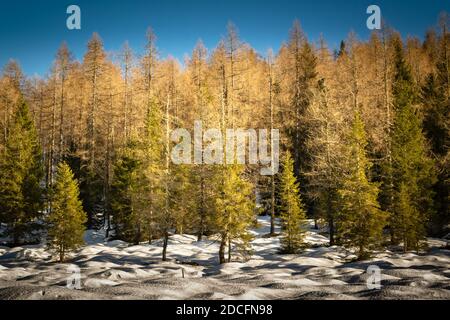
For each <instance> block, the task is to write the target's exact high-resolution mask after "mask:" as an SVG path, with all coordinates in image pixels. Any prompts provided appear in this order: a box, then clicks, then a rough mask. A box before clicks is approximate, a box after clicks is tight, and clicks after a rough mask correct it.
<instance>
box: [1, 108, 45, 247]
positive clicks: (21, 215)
mask: <svg viewBox="0 0 450 320" xmlns="http://www.w3.org/2000/svg"><path fill="white" fill-rule="evenodd" d="M41 159H42V153H41V147H40V144H39V139H38V136H37V132H36V129H35V126H34V122H33V120H32V119H31V115H30V112H29V109H28V105H27V104H26V103H25V102H24V101H22V102H20V104H19V105H18V107H17V110H16V112H15V115H14V118H13V120H12V123H11V125H10V128H9V133H8V139H7V141H6V145H5V150H4V152H3V154H2V155H1V156H0V221H1V222H5V223H6V224H7V234H8V235H9V236H10V237H11V238H12V242H13V244H20V243H21V242H22V241H24V240H25V235H26V234H27V233H28V234H29V232H31V231H33V229H35V227H37V224H35V223H33V222H36V218H37V217H38V216H39V215H40V214H41V210H42V191H43V190H42V188H41V187H40V183H41V181H42V178H43V175H44V170H43V166H42V162H41Z"/></svg>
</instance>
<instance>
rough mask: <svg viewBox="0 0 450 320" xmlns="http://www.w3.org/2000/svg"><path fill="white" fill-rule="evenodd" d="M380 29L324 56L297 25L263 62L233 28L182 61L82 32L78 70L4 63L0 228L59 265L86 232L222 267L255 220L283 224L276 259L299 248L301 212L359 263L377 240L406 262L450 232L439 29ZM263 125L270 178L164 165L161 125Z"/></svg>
mask: <svg viewBox="0 0 450 320" xmlns="http://www.w3.org/2000/svg"><path fill="white" fill-rule="evenodd" d="M448 26H449V18H448V16H447V15H445V14H443V15H442V17H441V18H440V19H439V23H438V24H437V26H436V27H435V28H431V29H430V30H428V31H427V32H426V33H425V36H424V39H423V40H421V39H419V38H415V37H408V38H406V39H402V37H401V36H400V34H399V33H398V32H396V31H395V30H394V29H392V28H389V27H386V26H385V27H384V28H383V29H382V30H380V31H377V32H373V33H372V35H371V36H370V39H368V40H367V41H362V40H359V39H358V38H357V36H356V35H355V34H353V33H350V34H349V36H348V38H347V39H345V40H343V41H342V43H341V46H340V49H339V50H336V51H332V50H330V49H329V47H328V46H327V43H326V41H325V39H324V38H321V39H319V40H318V41H312V40H309V39H308V38H307V36H306V35H305V33H304V32H303V30H302V28H301V26H300V23H299V22H298V21H295V22H294V23H293V25H292V28H291V30H290V31H289V33H287V39H286V41H285V42H284V43H283V44H282V45H281V48H280V50H279V51H278V52H276V53H273V52H272V51H269V52H267V53H258V52H256V51H255V50H254V49H253V48H252V47H251V46H250V44H248V43H245V42H244V41H242V40H241V39H240V37H239V34H238V31H237V28H236V27H235V26H234V25H233V24H231V23H230V24H229V25H228V27H227V33H226V36H225V37H224V38H223V39H222V41H221V42H220V43H219V44H218V45H217V46H216V47H215V48H214V49H212V50H208V49H207V48H205V46H204V45H203V43H202V42H201V41H199V42H198V43H197V44H196V45H195V47H194V49H193V51H192V54H191V55H190V56H189V57H186V58H185V61H183V63H180V62H179V61H177V60H176V59H174V58H172V57H170V56H169V57H167V58H165V59H162V58H161V57H160V56H159V54H158V49H157V37H156V35H155V34H154V33H153V31H152V29H151V28H149V29H148V31H147V34H146V35H143V37H144V36H145V37H146V46H145V48H138V49H139V52H141V54H136V53H135V52H134V51H133V50H132V48H130V47H129V45H128V44H127V43H126V42H125V44H124V45H123V47H122V48H121V49H120V51H118V52H106V51H105V50H104V47H103V43H102V40H101V38H100V36H99V35H98V34H95V33H94V34H93V36H92V38H91V39H90V41H89V43H88V44H87V48H86V52H85V55H84V57H83V59H82V60H81V61H78V60H76V59H75V58H74V57H73V55H72V53H71V51H70V49H69V48H68V46H67V45H66V44H64V43H63V44H62V45H61V47H60V48H59V50H58V51H57V52H56V55H55V59H54V63H53V65H52V66H51V67H50V69H49V71H48V74H47V75H46V76H45V77H26V76H24V74H23V73H22V71H21V69H20V66H19V64H18V63H17V62H15V61H14V60H11V61H10V62H9V63H8V64H7V65H6V66H4V68H3V73H2V74H1V77H0V129H1V135H0V223H1V228H0V231H1V232H2V233H3V234H2V235H1V236H3V238H4V239H8V240H7V242H8V245H11V246H15V245H21V244H24V243H37V242H39V241H42V239H43V237H44V236H45V237H46V238H47V244H48V245H49V249H51V250H57V252H58V253H59V258H60V260H61V261H63V260H64V259H65V255H66V253H67V252H69V251H70V250H72V249H75V248H77V247H79V246H80V245H82V242H83V241H82V235H83V231H84V230H85V229H100V228H103V229H104V230H105V234H106V237H107V238H109V239H120V240H124V241H127V242H129V243H132V244H138V243H141V242H148V243H151V242H152V240H154V239H164V246H163V251H162V259H163V260H165V259H166V257H167V252H168V251H169V250H170V246H168V243H169V239H170V236H171V235H173V234H175V233H180V234H181V233H187V234H194V235H196V236H197V237H198V240H199V241H200V240H201V239H202V237H203V236H215V237H216V238H217V241H218V242H219V243H220V250H219V252H218V257H219V261H220V263H226V262H230V261H231V260H232V259H233V257H237V256H241V257H247V256H248V255H249V254H251V246H250V241H251V239H252V236H251V233H250V232H249V229H250V228H251V227H252V226H254V224H255V223H256V222H255V221H256V218H255V217H256V216H257V215H261V214H266V215H270V216H271V218H272V228H271V232H270V234H269V235H268V236H274V235H275V228H274V226H275V221H276V220H275V218H280V219H281V226H282V233H283V237H282V248H280V252H284V253H295V252H298V251H299V250H301V249H302V247H303V241H302V237H303V235H302V232H301V231H302V230H301V229H302V225H303V224H304V223H305V221H306V219H307V218H310V219H315V221H316V223H317V224H318V225H321V226H326V227H327V228H328V230H329V241H330V245H343V246H347V247H349V248H354V249H355V250H356V252H357V254H358V257H359V258H360V259H364V258H366V257H368V256H369V255H370V253H371V252H372V251H373V250H376V249H379V248H382V247H383V246H387V245H390V244H395V245H401V246H402V247H403V249H404V250H405V251H408V250H415V251H418V250H421V249H422V248H423V245H424V244H425V242H424V240H425V239H426V237H428V236H434V237H443V236H445V235H446V234H448V233H449V232H450V231H449V224H450V213H449V206H448V203H449V183H450V182H449V166H450V162H449V161H450V160H449V146H450V145H449V143H450V141H449V130H450V117H449V110H450V32H449V31H448ZM197 120H201V121H202V122H203V126H204V129H207V128H220V130H222V131H223V130H225V129H226V128H255V129H258V128H267V129H271V128H276V129H279V130H280V137H281V140H280V153H281V154H280V161H281V170H280V173H279V174H277V175H275V176H262V175H260V171H259V168H258V166H257V165H237V164H236V165H210V164H193V165H185V164H183V165H177V164H174V163H172V161H171V160H170V150H171V148H172V147H173V145H174V143H173V142H172V141H171V138H170V133H171V131H172V130H173V129H176V128H187V129H188V130H191V129H193V128H194V121H197Z"/></svg>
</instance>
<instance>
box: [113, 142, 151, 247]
mask: <svg viewBox="0 0 450 320" xmlns="http://www.w3.org/2000/svg"><path fill="white" fill-rule="evenodd" d="M138 151H139V149H138V143H137V141H135V140H132V139H130V140H129V141H128V142H127V144H126V146H125V147H124V148H123V149H122V150H121V154H120V156H119V157H118V159H117V162H116V163H115V166H114V178H113V182H112V185H111V210H112V217H113V224H114V230H115V237H116V238H118V239H120V240H123V241H127V242H130V243H134V244H139V242H141V240H142V239H143V226H144V224H143V219H142V212H141V211H140V210H138V208H137V207H138V197H140V196H141V194H140V192H141V188H140V185H139V179H138V178H139V174H140V170H141V166H140V161H139V155H138Z"/></svg>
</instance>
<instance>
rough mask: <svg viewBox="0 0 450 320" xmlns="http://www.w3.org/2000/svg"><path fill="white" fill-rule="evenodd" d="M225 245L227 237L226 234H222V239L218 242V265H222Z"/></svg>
mask: <svg viewBox="0 0 450 320" xmlns="http://www.w3.org/2000/svg"><path fill="white" fill-rule="evenodd" d="M226 245H227V236H226V234H222V239H221V241H220V247H219V263H220V264H224V263H226V261H225V246H226Z"/></svg>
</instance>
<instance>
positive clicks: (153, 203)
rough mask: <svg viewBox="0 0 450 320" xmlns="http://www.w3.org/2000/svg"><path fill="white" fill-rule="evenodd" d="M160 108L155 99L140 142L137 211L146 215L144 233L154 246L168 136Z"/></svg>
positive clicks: (161, 206) (149, 110)
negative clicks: (165, 136)
mask: <svg viewBox="0 0 450 320" xmlns="http://www.w3.org/2000/svg"><path fill="white" fill-rule="evenodd" d="M162 121H163V115H162V112H161V109H160V105H159V104H158V103H157V101H156V100H155V99H151V101H150V102H149V105H148V109H147V112H146V117H145V121H144V132H143V135H142V137H141V138H140V154H139V158H140V163H141V168H140V172H139V173H138V177H137V179H138V181H137V182H138V188H139V190H140V191H139V192H138V196H137V200H138V202H137V209H138V210H141V211H142V214H143V215H144V217H143V219H144V225H143V231H144V232H145V237H146V239H148V241H149V242H151V240H152V238H153V237H154V236H155V235H156V233H157V231H158V230H157V229H158V228H157V219H156V218H157V214H158V213H159V212H160V211H161V210H162V208H163V202H164V199H163V196H164V195H163V186H162V183H163V174H164V132H163V123H162Z"/></svg>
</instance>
